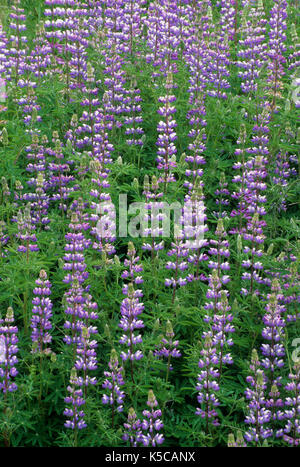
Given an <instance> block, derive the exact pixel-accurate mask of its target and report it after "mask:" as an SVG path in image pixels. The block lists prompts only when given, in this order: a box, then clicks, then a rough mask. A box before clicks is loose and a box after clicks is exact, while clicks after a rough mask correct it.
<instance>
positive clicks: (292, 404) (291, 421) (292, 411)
mask: <svg viewBox="0 0 300 467" xmlns="http://www.w3.org/2000/svg"><path fill="white" fill-rule="evenodd" d="M289 380H290V381H289V382H288V383H287V385H286V386H285V389H286V391H288V392H289V393H290V396H288V397H286V399H285V405H286V409H285V411H284V419H285V420H287V421H286V424H285V427H284V429H283V439H284V441H285V442H286V443H288V444H289V445H290V446H299V445H300V364H299V362H297V363H295V365H294V367H293V372H291V373H290V374H289Z"/></svg>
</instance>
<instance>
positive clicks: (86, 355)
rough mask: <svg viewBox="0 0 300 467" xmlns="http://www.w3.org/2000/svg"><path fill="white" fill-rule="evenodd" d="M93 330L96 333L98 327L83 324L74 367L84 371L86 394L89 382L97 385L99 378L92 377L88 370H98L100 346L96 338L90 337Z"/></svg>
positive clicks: (83, 378) (83, 379) (83, 380)
mask: <svg viewBox="0 0 300 467" xmlns="http://www.w3.org/2000/svg"><path fill="white" fill-rule="evenodd" d="M91 332H92V333H93V334H96V329H95V328H94V327H93V328H91V327H90V326H89V327H86V326H82V327H81V336H80V339H79V340H78V342H77V347H76V360H75V363H74V368H76V370H77V371H81V372H82V373H83V376H82V382H83V385H84V386H85V395H86V394H87V389H86V388H87V386H88V385H89V384H91V385H95V384H96V383H97V380H96V378H95V377H93V376H92V377H91V376H90V375H89V374H88V372H89V371H95V370H97V368H98V366H97V354H96V348H97V346H98V344H97V342H96V341H95V340H91V339H90V334H91Z"/></svg>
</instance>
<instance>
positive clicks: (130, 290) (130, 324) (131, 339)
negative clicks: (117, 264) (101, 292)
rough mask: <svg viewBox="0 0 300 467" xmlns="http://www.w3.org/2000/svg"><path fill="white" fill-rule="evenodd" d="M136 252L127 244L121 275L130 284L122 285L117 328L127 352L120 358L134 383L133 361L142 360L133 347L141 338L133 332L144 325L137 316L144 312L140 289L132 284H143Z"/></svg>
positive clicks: (139, 351)
mask: <svg viewBox="0 0 300 467" xmlns="http://www.w3.org/2000/svg"><path fill="white" fill-rule="evenodd" d="M135 255H136V250H135V248H134V245H133V243H132V242H129V244H128V259H125V262H124V265H125V266H127V271H124V272H123V274H122V277H123V278H126V279H127V278H128V279H129V280H131V281H132V282H130V283H129V284H128V285H124V287H123V290H122V291H123V294H124V295H126V298H125V299H124V300H122V303H121V307H120V311H121V320H120V323H119V327H120V328H121V329H123V331H124V334H123V336H122V337H121V339H120V340H119V342H120V344H124V345H126V346H127V347H128V350H127V351H126V352H125V351H123V352H121V358H122V360H123V361H126V360H129V361H130V365H131V379H132V381H134V377H133V361H134V360H140V359H141V358H143V353H142V352H141V350H134V347H135V346H136V345H138V344H141V343H142V336H141V335H140V334H137V335H136V334H135V333H134V331H135V330H139V329H141V328H143V327H144V323H143V321H142V320H141V319H139V318H138V316H139V315H140V314H141V313H142V311H143V310H144V305H143V303H141V302H140V298H141V297H142V296H143V293H142V291H141V290H140V289H136V290H135V289H134V284H135V285H139V284H141V283H143V279H142V277H141V276H140V275H139V273H140V272H141V271H142V267H141V265H140V264H139V263H138V262H139V257H138V256H135Z"/></svg>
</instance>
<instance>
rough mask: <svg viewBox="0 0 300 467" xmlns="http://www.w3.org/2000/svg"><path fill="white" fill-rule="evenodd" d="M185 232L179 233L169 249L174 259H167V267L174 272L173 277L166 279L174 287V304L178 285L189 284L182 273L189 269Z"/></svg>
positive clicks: (167, 284) (167, 283) (168, 284)
mask: <svg viewBox="0 0 300 467" xmlns="http://www.w3.org/2000/svg"><path fill="white" fill-rule="evenodd" d="M183 239H184V234H183V233H182V234H181V235H177V236H176V237H175V240H174V242H172V243H171V248H170V250H169V251H168V253H167V254H168V256H174V260H173V261H167V263H166V265H165V267H166V269H168V270H171V271H172V272H173V275H172V276H171V277H168V278H167V279H165V285H166V286H167V287H169V286H171V287H173V293H172V304H174V302H175V294H176V290H177V288H178V287H182V286H184V285H186V284H187V279H186V278H185V277H183V276H182V275H181V273H182V272H183V271H186V270H187V269H188V261H187V256H188V254H189V250H188V249H187V248H186V247H185V242H184V240H183Z"/></svg>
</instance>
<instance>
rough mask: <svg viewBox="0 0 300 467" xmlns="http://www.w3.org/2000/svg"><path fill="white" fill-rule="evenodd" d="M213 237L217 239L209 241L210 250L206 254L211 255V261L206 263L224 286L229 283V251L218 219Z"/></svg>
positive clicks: (225, 234) (224, 233) (224, 232)
mask: <svg viewBox="0 0 300 467" xmlns="http://www.w3.org/2000/svg"><path fill="white" fill-rule="evenodd" d="M215 236H216V237H217V239H216V240H215V239H212V240H209V245H210V249H209V250H208V253H209V254H210V255H211V258H212V259H211V260H210V261H209V262H208V267H209V268H210V269H215V270H216V271H217V275H218V276H219V277H220V281H221V282H222V283H223V284H226V283H227V282H229V277H228V271H230V264H229V261H228V259H229V256H230V250H229V242H228V240H227V239H226V237H227V233H226V231H225V229H224V223H223V221H222V219H218V223H217V228H216V232H215Z"/></svg>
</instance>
